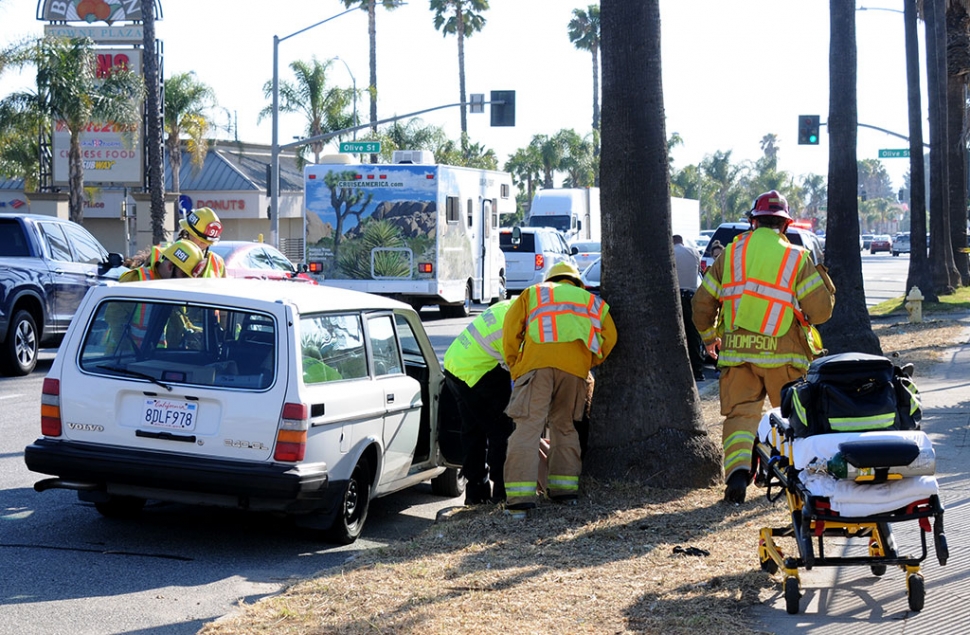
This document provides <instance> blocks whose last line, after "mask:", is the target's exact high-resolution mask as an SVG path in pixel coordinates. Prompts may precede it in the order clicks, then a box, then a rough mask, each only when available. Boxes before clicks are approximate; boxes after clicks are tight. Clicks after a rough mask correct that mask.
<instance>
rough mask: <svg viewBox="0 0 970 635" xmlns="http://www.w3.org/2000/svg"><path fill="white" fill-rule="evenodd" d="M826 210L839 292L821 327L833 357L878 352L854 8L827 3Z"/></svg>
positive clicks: (829, 262) (833, 0)
mask: <svg viewBox="0 0 970 635" xmlns="http://www.w3.org/2000/svg"><path fill="white" fill-rule="evenodd" d="M829 24H830V27H829V32H830V39H829V117H828V131H829V139H830V140H831V142H830V143H829V175H828V183H829V195H828V200H829V206H828V216H827V219H826V241H825V247H826V250H825V264H826V266H827V267H828V268H829V273H830V275H831V276H832V281H833V282H834V283H835V288H836V289H837V290H838V297H837V299H836V302H835V310H834V311H833V313H832V318H831V319H830V320H829V321H828V322H826V323H825V324H823V325H822V326H821V327H820V329H819V330H820V331H821V333H822V339H823V341H824V343H825V346H826V348H828V349H829V350H830V351H831V352H833V353H841V352H843V351H861V352H865V353H875V354H879V353H881V352H882V351H881V349H880V347H879V339H878V338H877V337H876V336H875V335H874V334H873V332H872V325H871V323H870V322H869V312H868V310H867V309H866V294H865V288H864V287H863V284H862V256H861V254H860V252H859V199H858V192H859V186H858V183H859V173H858V161H857V160H856V137H857V135H858V121H859V119H858V110H857V102H856V73H857V69H856V37H855V4H854V3H848V2H845V1H844V0H829Z"/></svg>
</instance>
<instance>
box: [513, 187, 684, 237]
mask: <svg viewBox="0 0 970 635" xmlns="http://www.w3.org/2000/svg"><path fill="white" fill-rule="evenodd" d="M700 209H701V208H700V202H699V201H696V200H694V199H689V198H677V197H674V196H672V197H670V225H671V234H672V235H673V234H678V235H680V236H683V237H684V238H687V239H690V240H693V239H694V238H696V237H697V236H699V235H700V231H701V211H700ZM526 225H528V226H529V227H554V228H556V229H558V230H559V231H561V232H562V233H563V235H564V236H565V237H566V240H567V242H569V243H570V244H572V243H573V242H577V241H600V240H601V235H602V232H601V230H602V227H601V225H602V221H601V217H600V190H599V188H598V187H587V188H550V189H544V190H539V191H538V192H536V193H535V196H533V198H532V205H531V207H530V208H529V217H528V219H527V220H526Z"/></svg>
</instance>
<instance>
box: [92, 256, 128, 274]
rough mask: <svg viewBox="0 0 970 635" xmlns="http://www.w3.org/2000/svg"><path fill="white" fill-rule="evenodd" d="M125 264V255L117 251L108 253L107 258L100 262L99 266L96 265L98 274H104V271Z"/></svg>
mask: <svg viewBox="0 0 970 635" xmlns="http://www.w3.org/2000/svg"><path fill="white" fill-rule="evenodd" d="M123 264H125V257H124V256H122V255H121V254H119V253H116V252H111V253H110V254H108V260H107V261H106V262H102V263H101V266H99V267H98V275H104V274H105V273H107V272H109V271H111V270H112V269H116V268H118V267H120V266H122V265H123Z"/></svg>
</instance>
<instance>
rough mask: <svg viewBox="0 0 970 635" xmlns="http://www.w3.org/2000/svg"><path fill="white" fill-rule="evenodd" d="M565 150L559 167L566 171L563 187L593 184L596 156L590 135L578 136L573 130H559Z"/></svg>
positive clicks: (596, 164)
mask: <svg viewBox="0 0 970 635" xmlns="http://www.w3.org/2000/svg"><path fill="white" fill-rule="evenodd" d="M558 134H559V136H560V137H561V140H562V144H563V146H564V148H565V150H566V152H565V154H564V155H563V158H562V162H561V164H560V169H562V171H564V172H565V173H566V178H565V179H563V187H591V186H593V185H594V184H595V180H596V172H597V171H598V170H597V167H598V157H597V156H596V154H595V148H594V144H593V141H592V137H591V136H586V137H585V138H584V137H580V136H579V134H577V133H576V131H575V130H560V131H559V133H558Z"/></svg>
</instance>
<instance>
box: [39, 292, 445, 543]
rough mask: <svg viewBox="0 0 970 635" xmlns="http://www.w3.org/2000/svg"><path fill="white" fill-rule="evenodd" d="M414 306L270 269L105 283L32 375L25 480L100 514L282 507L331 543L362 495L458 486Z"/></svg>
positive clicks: (353, 525) (344, 532)
mask: <svg viewBox="0 0 970 635" xmlns="http://www.w3.org/2000/svg"><path fill="white" fill-rule="evenodd" d="M443 386H444V383H443V375H442V370H441V366H440V364H439V362H438V359H437V357H436V355H435V352H434V349H433V348H432V345H431V342H430V341H429V340H428V337H427V334H426V333H425V331H424V327H423V326H422V324H421V320H420V318H419V317H418V314H417V313H415V311H414V310H413V309H412V308H411V307H409V306H408V305H406V304H402V303H399V302H396V301H393V300H389V299H387V298H383V297H379V296H374V295H368V294H364V293H357V292H354V291H346V290H342V289H335V288H332V287H323V286H320V287H317V286H311V285H286V284H280V283H279V282H272V281H256V280H233V279H199V280H157V281H149V282H138V283H129V284H109V285H106V286H100V287H96V288H93V289H92V290H91V291H90V292H89V293H88V294H87V296H86V297H85V299H84V301H83V302H82V304H81V306H80V308H79V309H78V311H77V314H76V316H75V318H74V320H73V322H72V324H71V327H70V329H69V331H68V333H67V335H66V337H65V339H64V342H63V343H62V344H61V347H60V349H59V350H58V353H57V356H56V358H55V360H54V362H53V365H52V367H51V370H50V373H49V374H48V376H47V378H46V379H45V380H44V388H43V400H42V406H41V410H42V412H41V432H42V434H43V436H42V437H41V438H39V439H37V440H36V441H35V442H34V443H32V444H31V445H29V446H27V448H26V450H25V454H24V458H25V461H26V463H27V467H28V468H29V469H30V470H32V471H35V472H39V473H42V474H47V475H50V476H51V478H47V479H44V480H41V481H39V482H38V483H36V484H35V486H34V488H35V489H36V490H37V491H44V490H47V489H52V488H63V489H71V490H76V491H77V493H78V496H79V498H80V499H81V500H82V501H86V502H90V503H93V504H94V506H95V507H96V508H97V509H98V511H99V512H101V513H102V514H104V515H105V516H131V515H135V514H137V513H138V512H139V511H140V510H141V508H142V507H143V506H144V504H145V501H146V500H149V499H151V500H159V501H167V502H178V503H186V504H199V505H215V506H221V507H230V508H241V509H251V510H262V511H273V512H282V513H285V514H287V515H292V516H294V517H296V518H297V519H298V520H299V521H301V522H302V523H303V524H306V525H309V526H311V527H316V528H319V529H323V530H325V532H326V535H327V537H329V538H330V539H332V540H334V541H336V542H340V543H345V544H346V543H350V542H353V541H354V540H355V539H356V538H357V537H358V536H359V535H360V533H361V530H362V529H363V526H364V521H365V520H366V518H367V510H368V503H369V501H370V499H371V498H373V497H376V496H382V495H385V494H390V493H392V492H396V491H399V490H401V489H403V488H406V487H409V486H412V485H415V484H417V483H420V482H422V481H425V480H428V479H431V484H432V489H433V491H435V492H436V493H439V494H442V495H447V496H458V495H460V494H461V493H462V491H463V489H464V483H463V481H462V479H460V478H459V476H458V470H457V469H455V467H449V466H459V465H460V464H461V458H462V457H461V449H460V448H461V445H460V420H459V418H458V416H457V411H456V409H455V407H454V403H453V402H452V401H451V396H450V393H448V391H447V390H445V389H443Z"/></svg>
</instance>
